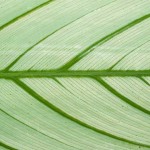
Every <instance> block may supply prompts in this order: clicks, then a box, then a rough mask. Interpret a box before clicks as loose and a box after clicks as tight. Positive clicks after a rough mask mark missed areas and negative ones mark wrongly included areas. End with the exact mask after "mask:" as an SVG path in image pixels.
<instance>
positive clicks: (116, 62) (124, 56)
mask: <svg viewBox="0 0 150 150" xmlns="http://www.w3.org/2000/svg"><path fill="white" fill-rule="evenodd" d="M149 41H150V40H148V41H146V42H144V43H143V44H141V45H140V46H138V47H136V48H135V49H133V50H132V51H130V52H129V53H127V54H126V55H124V56H123V57H122V58H120V59H119V60H118V61H117V62H116V63H115V64H114V65H112V66H111V67H110V68H109V69H108V70H112V69H113V68H114V67H115V66H116V65H117V64H119V63H120V62H121V61H122V60H123V59H124V58H125V57H127V56H128V55H130V54H131V53H132V52H134V51H136V50H137V49H138V48H140V47H142V46H143V45H144V44H146V43H148V42H149Z"/></svg>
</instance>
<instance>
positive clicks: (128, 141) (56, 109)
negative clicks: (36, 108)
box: [12, 79, 150, 148]
mask: <svg viewBox="0 0 150 150" xmlns="http://www.w3.org/2000/svg"><path fill="white" fill-rule="evenodd" d="M12 80H13V81H14V82H15V83H16V84H17V85H18V86H20V87H21V88H22V89H23V90H25V91H26V92H27V93H28V94H30V95H31V96H32V97H34V98H35V99H37V100H38V101H39V102H41V103H43V104H44V105H45V106H47V107H48V108H50V109H52V110H54V111H55V112H56V113H58V114H59V115H61V116H63V117H65V118H68V119H69V120H71V121H73V122H74V123H77V124H79V125H81V126H83V127H85V128H88V129H90V130H93V131H95V132H97V133H100V134H103V135H106V136H108V137H111V138H114V139H117V140H120V141H124V142H127V143H130V144H134V145H140V146H143V147H149V148H150V145H146V144H143V143H139V142H135V141H130V140H128V139H125V138H122V137H118V136H116V135H113V134H111V133H108V132H106V131H103V130H100V129H97V128H95V127H93V126H91V125H89V124H86V123H84V122H82V121H81V120H79V119H77V118H75V117H73V116H71V115H69V114H67V113H66V112H65V111H63V110H61V109H60V108H58V107H56V106H55V105H53V104H52V103H50V102H48V101H47V100H45V99H44V98H43V97H42V96H40V95H39V94H37V93H36V92H35V91H34V90H33V89H31V88H30V87H28V86H27V85H26V84H25V83H23V82H22V81H20V80H18V79H12Z"/></svg>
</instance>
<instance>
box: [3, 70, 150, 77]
mask: <svg viewBox="0 0 150 150" xmlns="http://www.w3.org/2000/svg"><path fill="white" fill-rule="evenodd" d="M89 76H114V77H115V76H121V77H124V76H132V77H133V76H134V77H143V76H150V70H139V71H135V70H127V71H125V70H85V71H84V70H77V71H73V70H71V71H69V70H65V71H62V70H49V71H48V70H44V71H7V72H3V71H0V78H36V77H89Z"/></svg>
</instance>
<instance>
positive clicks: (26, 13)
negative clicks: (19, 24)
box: [0, 0, 54, 31]
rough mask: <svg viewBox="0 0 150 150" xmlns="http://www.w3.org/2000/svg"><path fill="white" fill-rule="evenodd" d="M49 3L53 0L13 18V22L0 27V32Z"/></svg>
mask: <svg viewBox="0 0 150 150" xmlns="http://www.w3.org/2000/svg"><path fill="white" fill-rule="evenodd" d="M51 1H54V0H48V1H46V2H45V3H42V4H40V5H38V6H36V7H34V8H33V9H31V10H29V11H27V12H25V13H23V14H21V15H20V16H17V17H16V18H14V19H13V20H10V21H9V22H7V23H6V24H4V25H2V26H1V27H0V31H1V30H3V29H4V28H6V27H8V26H9V25H11V24H13V23H14V22H16V21H17V20H19V19H21V18H23V17H25V16H27V15H28V14H30V13H33V12H34V11H36V10H38V9H40V8H42V7H44V6H46V5H48V4H49V3H50V2H51Z"/></svg>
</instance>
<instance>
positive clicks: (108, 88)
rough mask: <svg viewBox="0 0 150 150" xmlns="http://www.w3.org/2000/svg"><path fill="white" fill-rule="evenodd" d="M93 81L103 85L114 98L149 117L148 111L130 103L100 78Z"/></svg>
mask: <svg viewBox="0 0 150 150" xmlns="http://www.w3.org/2000/svg"><path fill="white" fill-rule="evenodd" d="M94 79H95V80H96V81H97V82H99V83H100V84H101V85H103V86H104V87H105V88H106V89H107V90H108V91H110V92H111V93H112V94H114V95H115V96H117V97H119V98H120V99H121V100H123V101H124V102H126V103H128V104H129V105H131V106H133V107H134V108H136V109H138V110H140V111H142V112H144V113H146V114H148V115H150V111H149V110H147V109H145V108H144V107H142V106H140V105H138V104H136V103H134V102H133V101H131V100H130V99H128V98H127V97H125V96H123V95H122V94H120V93H119V92H118V91H117V90H115V89H114V88H113V87H111V86H110V85H109V84H108V83H106V82H105V81H104V80H102V79H101V78H100V77H94Z"/></svg>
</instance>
